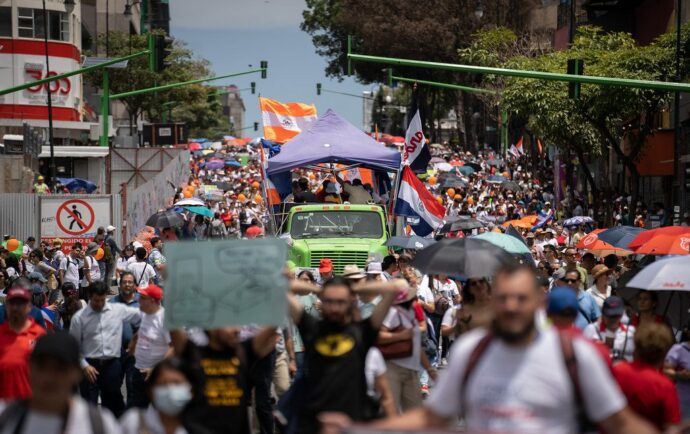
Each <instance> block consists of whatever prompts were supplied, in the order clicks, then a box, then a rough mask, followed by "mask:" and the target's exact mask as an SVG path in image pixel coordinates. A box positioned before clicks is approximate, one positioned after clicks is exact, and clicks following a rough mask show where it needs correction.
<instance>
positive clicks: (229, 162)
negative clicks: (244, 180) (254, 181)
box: [225, 160, 242, 167]
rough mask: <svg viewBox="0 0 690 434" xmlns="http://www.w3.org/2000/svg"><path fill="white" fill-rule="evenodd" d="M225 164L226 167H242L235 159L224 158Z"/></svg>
mask: <svg viewBox="0 0 690 434" xmlns="http://www.w3.org/2000/svg"><path fill="white" fill-rule="evenodd" d="M225 165H226V166H228V167H242V163H240V162H239V161H237V160H225Z"/></svg>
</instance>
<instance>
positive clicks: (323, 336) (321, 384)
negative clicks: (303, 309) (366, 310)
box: [298, 314, 378, 433]
mask: <svg viewBox="0 0 690 434" xmlns="http://www.w3.org/2000/svg"><path fill="white" fill-rule="evenodd" d="M298 328H299V332H300V335H301V336H302V340H303V341H304V348H305V355H306V366H308V372H309V373H308V376H307V378H306V396H305V397H304V404H303V405H302V408H301V410H300V414H299V432H300V433H315V432H318V431H319V428H318V422H317V420H316V417H317V415H318V413H320V412H322V411H339V412H344V413H346V414H347V415H348V416H350V417H351V418H352V419H353V420H364V419H366V418H367V405H368V400H367V386H366V379H365V376H364V362H365V359H366V356H367V352H368V351H369V348H371V346H372V345H374V343H375V342H376V338H377V336H378V330H376V329H374V328H373V327H372V325H371V322H370V320H369V319H366V320H364V321H360V322H355V323H351V324H347V325H339V324H334V323H332V322H329V321H326V320H317V319H315V318H314V317H312V316H311V315H307V314H304V315H302V320H301V322H300V323H299V325H298Z"/></svg>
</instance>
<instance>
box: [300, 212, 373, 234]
mask: <svg viewBox="0 0 690 434" xmlns="http://www.w3.org/2000/svg"><path fill="white" fill-rule="evenodd" d="M290 228H291V229H290V236H291V237H292V238H293V239H297V240H298V239H304V238H343V237H347V238H381V237H382V236H383V221H382V220H381V214H379V213H377V212H370V211H313V212H299V213H295V214H294V215H293V216H292V224H291V225H290Z"/></svg>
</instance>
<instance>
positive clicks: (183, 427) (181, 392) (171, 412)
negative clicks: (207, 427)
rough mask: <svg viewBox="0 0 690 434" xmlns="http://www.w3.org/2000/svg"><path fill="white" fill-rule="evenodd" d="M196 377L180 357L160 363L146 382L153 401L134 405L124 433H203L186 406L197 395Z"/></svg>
mask: <svg viewBox="0 0 690 434" xmlns="http://www.w3.org/2000/svg"><path fill="white" fill-rule="evenodd" d="M194 381H195V380H194V379H193V378H192V375H191V373H190V371H189V370H188V369H186V368H185V367H184V365H183V364H182V362H181V361H180V360H179V359H177V358H171V359H165V360H163V361H161V362H160V363H158V364H157V365H156V366H155V367H154V368H153V370H152V371H151V375H150V376H149V379H148V381H147V382H146V389H145V390H146V395H147V396H148V398H149V400H150V401H151V405H149V406H148V408H146V409H140V408H132V409H130V410H129V411H127V412H126V413H125V414H124V415H123V416H122V419H121V420H120V421H121V426H122V432H123V433H124V434H139V433H149V434H187V433H195V434H196V433H203V432H206V431H203V430H201V431H200V427H194V428H192V427H190V426H189V425H188V423H187V422H186V420H185V419H186V418H185V410H186V409H187V406H188V404H189V403H190V402H191V401H192V398H193V396H194V393H193V390H194V388H193V387H192V384H193V383H194Z"/></svg>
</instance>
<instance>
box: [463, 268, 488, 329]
mask: <svg viewBox="0 0 690 434" xmlns="http://www.w3.org/2000/svg"><path fill="white" fill-rule="evenodd" d="M490 301H491V285H490V284H489V281H488V280H486V279H468V280H467V282H465V284H464V285H463V286H462V306H461V307H460V308H459V309H458V310H457V311H456V313H455V335H456V336H460V335H461V334H463V333H466V332H468V331H470V330H472V329H475V328H477V327H488V326H489V325H490V324H491V320H492V314H491V309H490V307H489V302H490Z"/></svg>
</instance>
